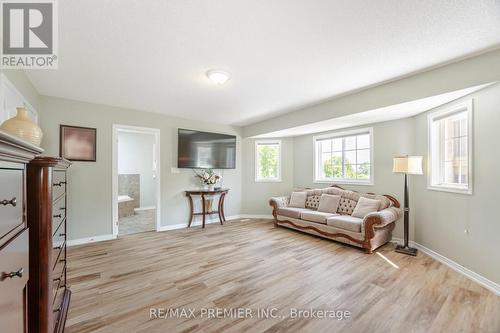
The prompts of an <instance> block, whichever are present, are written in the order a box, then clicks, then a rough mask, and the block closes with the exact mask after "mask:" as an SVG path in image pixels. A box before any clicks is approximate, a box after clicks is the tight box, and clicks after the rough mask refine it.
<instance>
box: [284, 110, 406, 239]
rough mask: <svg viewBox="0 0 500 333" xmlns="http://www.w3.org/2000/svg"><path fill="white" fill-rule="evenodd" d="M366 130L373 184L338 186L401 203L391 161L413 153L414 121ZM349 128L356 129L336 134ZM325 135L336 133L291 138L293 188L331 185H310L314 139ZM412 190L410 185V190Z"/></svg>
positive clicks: (398, 230) (398, 177)
mask: <svg viewBox="0 0 500 333" xmlns="http://www.w3.org/2000/svg"><path fill="white" fill-rule="evenodd" d="M367 127H372V128H373V142H374V144H373V147H374V148H373V159H374V185H340V186H342V187H343V188H346V189H350V190H355V191H358V192H364V193H366V192H373V193H378V194H390V195H393V196H395V197H396V198H397V199H398V200H399V201H400V203H401V204H403V194H404V193H403V190H404V180H403V176H402V175H398V174H394V173H392V158H393V157H394V156H400V155H406V154H412V153H413V151H414V141H415V136H414V120H413V118H406V119H400V120H395V121H389V122H383V123H377V124H372V125H366V126H361V128H367ZM352 129H356V127H353V128H350V129H342V130H339V131H338V132H343V131H346V130H352ZM326 133H335V132H324V133H317V134H314V135H304V136H300V137H296V138H294V157H295V158H294V182H293V184H294V187H297V188H303V187H312V188H320V187H327V186H330V185H331V184H324V183H314V182H313V178H314V172H313V160H314V149H313V137H314V136H315V135H319V134H326ZM410 181H411V182H413V179H410ZM411 188H412V187H411V184H410V189H411ZM410 194H411V193H410ZM410 203H411V201H410ZM410 209H411V207H410ZM401 222H402V221H401ZM414 234H415V233H414V232H413V218H412V219H410V236H411V237H413V235H414ZM394 236H395V237H403V223H397V225H396V228H395V230H394Z"/></svg>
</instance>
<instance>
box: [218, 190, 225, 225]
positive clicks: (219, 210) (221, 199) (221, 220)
mask: <svg viewBox="0 0 500 333" xmlns="http://www.w3.org/2000/svg"><path fill="white" fill-rule="evenodd" d="M223 197H224V193H221V194H220V195H219V204H218V205H217V211H218V212H219V221H220V224H224V223H223V222H224V219H223V218H222V201H223Z"/></svg>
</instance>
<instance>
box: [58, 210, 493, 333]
mask: <svg viewBox="0 0 500 333" xmlns="http://www.w3.org/2000/svg"><path fill="white" fill-rule="evenodd" d="M228 222H229V221H228ZM68 265H69V271H68V279H69V284H70V285H71V289H72V291H73V295H72V300H71V304H70V310H69V315H68V320H67V323H66V332H106V333H108V332H121V333H132V332H405V333H406V332H496V333H497V332H500V315H499V314H500V297H498V296H495V295H494V294H493V293H491V292H490V291H488V290H486V289H484V288H482V287H480V286H479V285H477V284H476V283H474V282H472V281H470V280H468V279H467V278H465V277H463V276H462V275H460V274H458V273H456V272H454V271H453V270H451V269H449V268H447V267H446V266H444V265H442V264H440V263H439V262H437V261H435V260H433V259H431V258H430V257H428V256H426V255H424V254H421V253H419V255H418V256H417V257H410V256H405V255H402V254H398V253H395V252H394V251H393V245H392V244H388V245H386V246H384V247H383V248H381V249H380V250H378V251H377V253H374V254H372V255H367V254H364V252H363V251H361V250H359V249H356V248H354V247H350V246H346V245H343V244H340V243H336V242H333V241H329V240H325V239H321V238H317V237H313V236H310V235H306V234H302V233H300V232H296V231H292V230H288V229H285V228H274V227H273V224H272V222H271V221H270V220H242V221H233V222H229V223H227V224H225V225H224V226H221V225H218V224H210V225H207V228H206V229H205V230H202V229H201V228H200V227H194V228H191V229H183V230H175V231H167V232H161V233H156V232H148V233H141V234H136V235H127V236H123V237H120V238H119V239H117V240H113V241H107V242H101V243H96V244H90V245H84V246H78V247H72V248H70V249H69V251H68ZM150 308H165V309H175V308H177V309H184V310H185V311H186V313H185V314H186V315H188V313H187V312H188V309H193V310H195V318H191V319H186V318H179V319H172V318H167V319H150ZM216 308H226V309H230V308H232V309H238V308H241V309H247V308H248V309H251V311H252V314H251V315H250V316H249V315H244V316H241V315H240V316H238V315H234V316H228V317H226V318H217V319H213V318H211V319H209V318H207V316H208V314H207V313H206V315H205V316H203V317H202V316H201V311H210V310H208V309H216ZM263 308H275V309H277V310H272V312H271V314H276V312H275V311H278V312H279V315H280V316H281V317H278V318H270V319H263V318H257V310H258V309H263ZM292 308H297V309H310V308H312V309H323V310H344V311H350V313H351V316H350V318H349V319H345V320H336V319H312V318H299V319H297V318H291V317H290V315H291V312H290V309H292ZM245 311H246V310H245ZM292 311H293V310H292Z"/></svg>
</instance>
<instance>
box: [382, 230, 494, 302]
mask: <svg viewBox="0 0 500 333" xmlns="http://www.w3.org/2000/svg"><path fill="white" fill-rule="evenodd" d="M391 242H393V243H399V244H402V243H403V240H402V239H401V238H395V237H393V238H392V241H391ZM408 244H409V245H410V246H412V247H415V248H417V249H419V250H420V251H422V252H423V253H425V254H427V255H428V256H429V257H431V258H433V259H434V260H437V261H439V262H440V263H442V264H444V265H446V266H448V267H449V268H451V269H453V270H454V271H455V272H458V273H460V274H462V275H464V276H465V277H467V278H468V279H471V280H472V281H474V282H476V283H478V284H480V285H481V286H483V287H485V288H486V289H488V290H491V291H492V292H493V293H495V294H496V295H497V296H500V285H499V284H498V283H495V282H493V281H491V280H488V279H487V278H485V277H484V276H482V275H479V274H477V273H476V272H473V271H471V270H470V269H468V268H466V267H464V266H462V265H460V264H459V263H457V262H455V261H453V260H451V259H449V258H447V257H445V256H443V255H441V254H439V253H437V252H435V251H433V250H431V249H429V248H427V247H425V246H423V245H421V244H419V243H416V242H414V241H409V242H408Z"/></svg>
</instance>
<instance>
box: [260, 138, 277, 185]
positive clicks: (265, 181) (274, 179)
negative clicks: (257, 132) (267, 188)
mask: <svg viewBox="0 0 500 333" xmlns="http://www.w3.org/2000/svg"><path fill="white" fill-rule="evenodd" d="M259 144H277V145H278V152H279V154H278V177H277V178H260V177H259V167H258V164H259V150H258V149H257V146H258V145H259ZM281 150H282V145H281V140H270V139H269V140H255V161H254V169H255V182H256V183H280V182H282V179H281V166H282V151H281Z"/></svg>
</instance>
